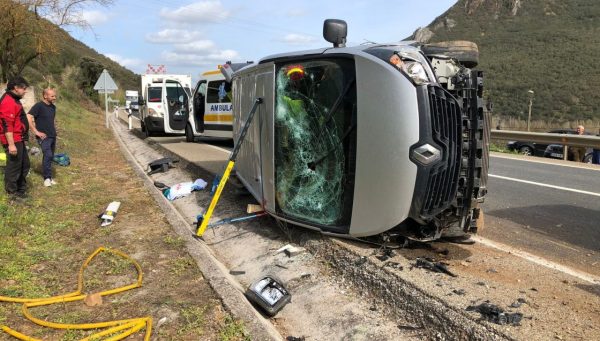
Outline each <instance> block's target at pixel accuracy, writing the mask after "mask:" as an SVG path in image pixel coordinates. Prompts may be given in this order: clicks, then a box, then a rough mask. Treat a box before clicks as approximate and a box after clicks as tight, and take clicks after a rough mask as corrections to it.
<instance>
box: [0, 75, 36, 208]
mask: <svg viewBox="0 0 600 341" xmlns="http://www.w3.org/2000/svg"><path fill="white" fill-rule="evenodd" d="M28 87H29V84H28V83H27V81H26V80H25V79H24V78H23V77H21V76H17V77H15V78H13V79H11V80H10V81H9V82H8V84H7V87H6V93H5V94H4V95H2V97H1V98H0V142H1V143H2V146H3V147H4V150H5V151H6V156H7V160H6V167H5V169H4V189H5V190H6V193H8V195H9V196H10V197H12V198H15V197H19V198H23V197H25V196H26V190H27V180H26V177H27V174H28V173H29V156H28V155H27V150H26V149H25V142H27V140H28V139H29V136H28V131H29V122H28V121H27V115H26V114H25V111H24V110H23V105H21V98H23V96H24V95H25V93H26V92H27V88H28Z"/></svg>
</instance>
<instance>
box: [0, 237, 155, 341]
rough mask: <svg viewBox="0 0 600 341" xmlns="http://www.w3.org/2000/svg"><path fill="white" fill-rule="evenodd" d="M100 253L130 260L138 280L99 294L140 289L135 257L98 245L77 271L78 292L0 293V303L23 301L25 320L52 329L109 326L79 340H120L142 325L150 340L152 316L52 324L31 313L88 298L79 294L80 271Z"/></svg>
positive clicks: (23, 337)
mask: <svg viewBox="0 0 600 341" xmlns="http://www.w3.org/2000/svg"><path fill="white" fill-rule="evenodd" d="M101 252H109V253H113V254H115V255H117V256H119V257H122V258H124V259H127V260H129V261H130V262H131V263H132V264H133V265H134V266H135V268H136V271H137V273H138V276H137V281H136V282H135V283H132V284H129V285H125V286H122V287H119V288H115V289H110V290H105V291H102V292H100V293H99V295H100V296H108V295H113V294H117V293H121V292H123V291H127V290H131V289H135V288H139V287H141V286H142V279H143V276H142V267H141V266H140V265H139V264H138V263H137V262H136V261H135V260H133V259H131V258H130V257H129V256H127V255H126V254H125V253H123V252H120V251H118V250H113V249H107V248H104V247H99V248H98V249H97V250H96V251H94V252H93V253H92V254H91V255H90V256H89V257H88V258H87V259H86V260H85V262H83V264H82V265H81V268H80V269H79V274H78V277H77V291H74V292H72V293H68V294H65V295H58V296H53V297H45V298H15V297H7V296H0V301H1V302H11V303H23V307H22V312H23V315H24V316H25V317H26V318H27V319H29V320H30V321H31V322H33V323H35V324H37V325H40V326H42V327H48V328H53V329H72V330H87V329H98V328H107V327H110V328H108V329H106V330H104V331H101V332H98V333H95V334H92V335H90V336H88V337H85V338H83V339H82V341H84V340H85V341H88V340H90V341H91V340H104V341H109V340H110V341H116V340H122V339H124V338H126V337H128V336H130V335H132V334H134V333H136V332H138V331H140V330H141V329H143V328H145V329H146V332H145V335H144V340H145V341H149V340H150V336H151V335H152V318H151V317H140V318H133V319H125V320H117V321H107V322H96V323H80V324H71V323H55V322H49V321H45V320H42V319H38V318H36V317H34V316H33V315H32V314H31V313H30V311H29V308H33V307H40V306H46V305H51V304H55V303H67V302H75V301H81V300H84V299H85V298H86V297H87V295H86V294H82V291H83V273H84V271H85V269H86V268H87V267H88V265H89V264H90V262H91V261H92V260H93V259H94V258H95V257H96V256H97V255H98V254H100V253H101ZM0 329H2V331H4V332H5V333H7V334H9V335H11V336H13V337H15V338H17V339H19V340H25V341H39V340H38V339H34V338H32V337H29V336H27V335H24V334H22V333H19V332H17V331H15V330H13V329H11V328H9V327H7V326H1V327H0ZM117 333H119V334H117ZM107 336H109V337H107ZM103 337H107V338H106V339H102V338H103Z"/></svg>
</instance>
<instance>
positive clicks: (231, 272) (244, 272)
mask: <svg viewBox="0 0 600 341" xmlns="http://www.w3.org/2000/svg"><path fill="white" fill-rule="evenodd" d="M229 274H230V275H233V276H239V275H244V274H246V271H244V270H229Z"/></svg>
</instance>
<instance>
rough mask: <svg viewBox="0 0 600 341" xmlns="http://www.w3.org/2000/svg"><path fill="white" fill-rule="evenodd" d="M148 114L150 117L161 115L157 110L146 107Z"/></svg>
mask: <svg viewBox="0 0 600 341" xmlns="http://www.w3.org/2000/svg"><path fill="white" fill-rule="evenodd" d="M148 116H152V117H162V113H159V112H158V111H156V110H154V109H152V108H150V109H148Z"/></svg>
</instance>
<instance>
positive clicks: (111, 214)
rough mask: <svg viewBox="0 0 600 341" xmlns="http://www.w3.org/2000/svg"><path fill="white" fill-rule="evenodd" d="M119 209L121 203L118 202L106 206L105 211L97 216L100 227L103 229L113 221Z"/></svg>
mask: <svg viewBox="0 0 600 341" xmlns="http://www.w3.org/2000/svg"><path fill="white" fill-rule="evenodd" d="M119 207H121V203H120V202H119V201H113V202H111V203H110V204H108V207H107V208H106V210H105V211H104V212H102V213H100V214H99V215H98V219H100V226H101V227H105V226H108V225H110V224H112V222H113V221H114V220H115V217H116V216H117V212H118V211H119Z"/></svg>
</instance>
